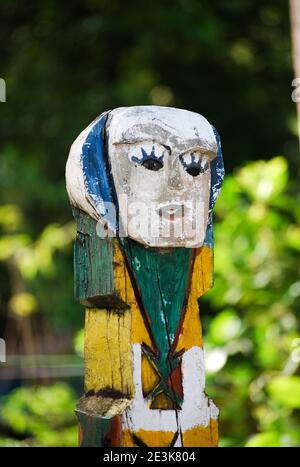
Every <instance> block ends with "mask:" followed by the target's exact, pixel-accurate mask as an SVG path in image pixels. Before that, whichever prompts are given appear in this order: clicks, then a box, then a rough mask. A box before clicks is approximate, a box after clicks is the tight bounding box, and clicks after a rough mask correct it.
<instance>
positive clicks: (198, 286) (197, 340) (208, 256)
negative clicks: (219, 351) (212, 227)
mask: <svg viewBox="0 0 300 467" xmlns="http://www.w3.org/2000/svg"><path fill="white" fill-rule="evenodd" d="M212 282H213V252H212V250H211V249H210V248H209V247H207V246H204V247H202V248H200V249H199V251H198V252H197V254H196V258H195V262H194V269H193V273H192V279H191V287H190V293H189V297H188V303H187V308H186V312H185V317H184V321H183V324H182V329H181V333H180V336H179V339H178V343H177V346H176V351H177V352H179V351H181V350H183V349H184V350H188V349H190V348H191V347H194V346H198V347H201V346H202V327H201V320H200V313H199V305H198V298H199V297H201V295H203V294H204V293H205V292H206V291H207V290H208V289H210V288H211V287H212Z"/></svg>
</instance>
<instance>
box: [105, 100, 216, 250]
mask: <svg viewBox="0 0 300 467" xmlns="http://www.w3.org/2000/svg"><path fill="white" fill-rule="evenodd" d="M106 128H107V134H108V154H109V160H110V165H111V170H112V175H113V179H114V185H115V190H116V194H117V198H118V203H119V215H120V221H121V224H122V226H123V234H124V235H126V234H127V233H128V235H129V237H131V238H132V239H134V240H136V241H138V242H140V243H144V244H146V245H149V246H152V247H180V246H184V247H197V246H201V245H202V244H203V241H204V238H205V233H206V228H207V223H208V212H209V199H210V181H211V173H210V163H211V161H212V160H213V159H214V158H215V157H216V154H217V143H216V138H215V135H214V132H213V129H212V127H211V125H210V124H209V123H208V121H207V120H206V119H205V118H204V117H202V116H201V115H199V114H196V113H193V112H189V111H186V110H180V109H175V108H167V107H157V106H142V107H129V108H120V109H115V110H113V111H112V112H111V113H110V115H109V119H108V122H107V125H106ZM121 234H122V229H121Z"/></svg>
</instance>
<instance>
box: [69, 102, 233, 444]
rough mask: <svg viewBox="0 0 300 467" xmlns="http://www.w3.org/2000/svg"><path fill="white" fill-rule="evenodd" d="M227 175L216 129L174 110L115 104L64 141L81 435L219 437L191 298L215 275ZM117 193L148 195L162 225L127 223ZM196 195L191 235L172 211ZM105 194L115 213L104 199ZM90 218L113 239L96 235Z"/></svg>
mask: <svg viewBox="0 0 300 467" xmlns="http://www.w3.org/2000/svg"><path fill="white" fill-rule="evenodd" d="M149 139H151V141H150V142H149ZM223 175H224V171H223V163H222V154H221V147H220V140H219V137H218V135H217V133H216V131H215V130H214V129H213V128H212V127H211V126H210V124H209V123H208V122H207V120H205V119H204V118H203V117H201V116H199V115H197V114H193V113H191V112H187V111H182V110H178V109H166V108H160V107H151V106H150V107H137V108H129V109H116V110H115V111H112V112H110V113H106V114H102V116H100V118H99V119H96V120H95V122H93V123H92V124H91V125H90V126H89V127H88V129H87V130H85V131H84V132H83V133H82V134H81V135H80V136H79V138H78V140H77V141H76V142H75V143H74V145H73V146H72V149H71V153H70V157H69V161H68V165H67V187H68V193H69V196H70V200H71V204H72V205H73V212H74V217H75V220H76V224H77V238H76V243H75V255H74V258H75V259H74V263H75V264H74V266H75V296H76V298H77V300H79V301H80V302H81V303H82V304H83V305H84V306H85V307H86V319H85V393H84V395H83V396H82V398H81V399H80V400H79V402H78V406H77V414H78V420H79V425H80V445H81V446H101V445H105V446H128V447H129V446H161V447H170V446H184V447H185V446H216V445H217V443H218V409H217V408H216V406H215V405H214V403H213V402H212V401H211V400H210V399H209V398H208V397H207V396H206V394H205V369H204V355H203V342H202V329H201V321H200V314H199V303H198V299H199V297H201V296H202V295H203V294H204V293H205V292H206V291H207V290H208V289H209V288H210V287H212V284H213V240H212V218H211V211H212V208H213V205H214V202H215V200H216V197H217V195H218V192H219V190H220V186H221V183H222V179H223ZM124 195H126V196H127V198H129V200H130V202H132V203H134V202H139V201H141V200H142V201H143V203H144V204H146V205H149V206H151V208H150V211H151V210H152V211H151V212H152V215H154V217H151V222H152V224H154V227H155V224H156V223H157V222H158V223H159V222H160V223H161V224H162V225H163V226H167V227H169V228H170V229H169V233H170V235H169V236H166V235H165V234H164V233H163V235H161V236H159V237H158V238H157V237H155V236H154V234H153V231H147V230H146V231H145V230H143V229H142V230H139V228H138V227H137V224H132V223H130V222H129V223H128V219H126V210H127V206H126V205H125V204H123V196H124ZM197 197H198V198H200V200H201V203H202V204H203V206H202V211H201V212H200V219H197V215H199V213H196V211H195V210H193V209H190V207H189V209H188V210H187V211H186V212H187V214H186V217H183V223H184V225H185V227H186V226H187V225H188V224H189V223H191V222H194V221H197V222H198V221H199V222H198V224H197V228H196V233H195V235H194V237H192V238H190V237H188V236H187V235H186V231H184V233H183V234H180V233H179V235H177V236H176V235H175V233H174V232H175V228H174V225H175V224H176V223H177V224H178V221H180V212H183V211H184V208H185V207H186V205H188V204H189V202H192V201H195V202H196V201H197ZM112 200H113V201H114V202H115V204H116V206H117V209H116V211H117V213H119V214H120V219H117V218H114V216H111V215H109V214H108V211H109V210H106V209H105V203H111V201H112ZM129 212H130V208H129V209H128V211H127V214H128V213H129ZM166 212H167V213H168V214H170V217H169V220H168V216H165V213H166ZM148 214H149V213H148ZM143 216H144V217H143ZM129 217H130V216H129ZM130 220H131V219H129V221H130ZM141 220H142V223H144V224H146V223H147V222H148V219H147V218H146V216H145V215H144V214H142V217H141ZM97 221H99V222H100V223H101V225H102V226H103V227H104V228H105V229H106V230H108V231H109V232H110V233H112V234H115V236H114V238H112V237H111V236H107V237H105V238H100V237H99V236H98V235H97V229H96V222H97ZM119 221H120V222H119ZM152 226H153V225H152ZM122 229H123V232H124V231H125V233H126V235H125V236H123V235H120V232H121V230H122ZM163 232H164V231H163Z"/></svg>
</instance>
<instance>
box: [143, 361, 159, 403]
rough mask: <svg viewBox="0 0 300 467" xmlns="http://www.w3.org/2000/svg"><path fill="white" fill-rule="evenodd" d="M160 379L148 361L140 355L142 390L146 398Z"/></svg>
mask: <svg viewBox="0 0 300 467" xmlns="http://www.w3.org/2000/svg"><path fill="white" fill-rule="evenodd" d="M159 381H160V378H159V376H158V374H157V372H156V371H155V368H154V367H153V365H152V364H151V362H150V361H149V359H148V358H147V357H146V356H145V355H142V388H143V394H144V395H145V396H146V395H147V394H149V392H150V391H151V390H152V389H153V388H154V387H155V386H156V385H157V383H158V382H159Z"/></svg>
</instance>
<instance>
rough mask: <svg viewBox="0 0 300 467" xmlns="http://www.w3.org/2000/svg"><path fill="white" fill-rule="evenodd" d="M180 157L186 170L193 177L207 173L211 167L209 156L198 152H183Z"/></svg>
mask: <svg viewBox="0 0 300 467" xmlns="http://www.w3.org/2000/svg"><path fill="white" fill-rule="evenodd" d="M179 159H180V162H181V163H182V165H183V167H184V169H185V170H186V172H187V173H188V174H189V175H191V176H192V177H197V176H198V175H199V174H202V173H205V172H206V171H207V169H208V167H209V161H208V159H207V157H205V156H202V155H201V154H199V153H197V152H192V153H186V154H182V155H181V156H179Z"/></svg>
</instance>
